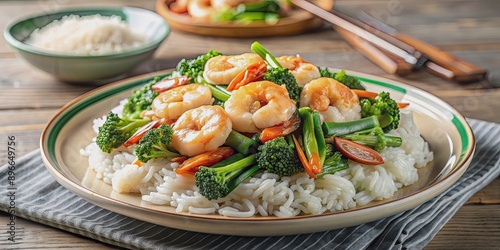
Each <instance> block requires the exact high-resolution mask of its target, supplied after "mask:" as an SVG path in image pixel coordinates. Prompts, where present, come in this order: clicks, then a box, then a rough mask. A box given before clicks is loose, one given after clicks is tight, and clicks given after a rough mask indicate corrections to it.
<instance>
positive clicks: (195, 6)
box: [186, 0, 215, 22]
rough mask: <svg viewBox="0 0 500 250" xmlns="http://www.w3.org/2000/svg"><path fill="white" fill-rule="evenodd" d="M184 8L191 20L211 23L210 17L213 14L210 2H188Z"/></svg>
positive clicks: (213, 10)
mask: <svg viewBox="0 0 500 250" xmlns="http://www.w3.org/2000/svg"><path fill="white" fill-rule="evenodd" d="M186 8H187V11H188V13H189V15H190V16H191V17H192V18H193V19H195V20H198V21H202V22H211V20H212V16H213V15H214V14H215V9H214V8H213V7H212V5H211V4H210V0H188V2H187V6H186Z"/></svg>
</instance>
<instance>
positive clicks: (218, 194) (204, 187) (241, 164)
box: [194, 154, 259, 200]
mask: <svg viewBox="0 0 500 250" xmlns="http://www.w3.org/2000/svg"><path fill="white" fill-rule="evenodd" d="M255 163H256V161H255V154H253V155H250V156H247V157H245V158H243V159H241V160H238V161H236V162H233V163H231V164H228V165H226V166H222V167H215V168H214V167H200V168H199V170H198V172H196V174H195V175H194V178H195V184H196V186H197V187H198V189H199V192H200V194H201V195H203V196H205V197H206V198H207V199H209V200H215V199H219V198H224V197H226V196H227V195H228V194H229V193H231V191H233V190H234V189H235V188H236V187H237V186H238V185H239V184H240V183H241V182H243V181H244V180H245V179H246V178H248V177H250V176H252V175H253V174H254V173H255V172H257V171H258V170H259V167H258V166H257V165H255Z"/></svg>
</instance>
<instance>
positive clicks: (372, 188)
mask: <svg viewBox="0 0 500 250" xmlns="http://www.w3.org/2000/svg"><path fill="white" fill-rule="evenodd" d="M102 121H103V120H102V118H100V119H96V120H95V124H94V128H97V127H99V126H100V124H102ZM392 133H393V134H395V135H399V136H401V137H402V139H403V146H402V147H399V148H386V149H384V150H383V151H382V152H381V155H382V156H383V158H384V160H385V163H384V164H383V165H377V166H368V165H363V164H359V163H356V162H353V161H349V168H348V169H347V170H344V171H341V172H337V173H335V174H333V175H326V176H324V177H323V178H319V179H316V180H314V179H311V178H309V177H308V175H307V174H306V173H301V174H296V175H294V176H290V177H281V178H280V177H279V176H277V175H274V174H270V173H266V172H263V173H259V174H257V175H256V176H254V177H252V178H249V179H248V180H246V181H245V182H244V183H242V184H240V185H239V186H238V187H237V188H236V189H235V190H234V191H233V192H232V193H231V194H229V195H228V196H227V197H225V198H222V199H218V200H208V199H207V198H205V197H203V196H202V195H200V194H199V193H198V191H197V187H196V186H195V183H194V180H193V178H189V177H185V176H180V175H176V174H175V172H174V169H175V168H177V167H178V164H177V163H170V162H168V161H167V160H165V159H157V160H151V161H149V162H148V163H146V164H144V165H143V166H142V167H138V166H136V165H133V164H132V162H133V161H134V160H135V157H134V155H133V153H132V152H133V148H128V149H122V150H123V151H121V152H119V151H115V152H113V153H112V154H105V153H103V152H102V151H101V150H100V149H99V147H98V146H97V145H96V144H95V143H91V144H90V145H89V146H88V147H87V148H85V149H83V150H82V154H84V155H86V156H88V159H89V165H90V168H92V169H93V170H95V171H96V173H97V178H99V179H102V180H103V181H104V182H106V183H108V184H111V185H112V186H113V189H114V190H115V191H117V192H123V193H140V194H141V195H142V200H144V201H146V202H150V203H152V204H156V205H166V206H172V207H174V208H175V210H176V211H177V212H179V213H181V212H185V213H194V214H220V215H223V216H228V217H251V216H254V215H261V216H270V215H273V216H277V217H291V216H297V215H299V214H321V213H324V212H328V211H332V212H333V211H341V210H346V209H350V208H354V207H356V206H359V205H365V204H367V203H369V202H371V201H373V200H382V199H386V198H389V197H391V196H393V195H394V193H395V192H396V191H397V190H398V188H401V187H403V186H408V185H411V184H413V183H415V182H416V181H417V180H418V174H417V168H419V167H423V166H425V165H427V163H428V162H429V161H432V160H433V153H432V152H431V151H430V150H429V147H428V145H427V143H426V142H425V141H424V140H423V138H422V137H421V136H420V134H419V132H418V129H417V127H416V126H415V123H414V122H413V114H412V113H411V112H407V113H402V114H401V123H400V127H399V128H398V129H397V130H395V131H393V132H392Z"/></svg>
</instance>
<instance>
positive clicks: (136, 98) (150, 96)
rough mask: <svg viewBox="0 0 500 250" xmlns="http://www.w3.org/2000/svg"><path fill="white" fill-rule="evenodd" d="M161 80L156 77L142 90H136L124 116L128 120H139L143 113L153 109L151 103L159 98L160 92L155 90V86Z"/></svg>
mask: <svg viewBox="0 0 500 250" xmlns="http://www.w3.org/2000/svg"><path fill="white" fill-rule="evenodd" d="M160 79H161V78H160V77H155V78H154V79H152V80H151V81H149V82H148V83H146V84H145V85H144V86H143V87H142V88H140V89H138V90H135V91H134V92H133V93H132V95H130V96H129V97H128V98H127V102H126V103H125V105H124V107H123V111H122V115H123V116H124V117H127V118H132V119H139V118H140V114H141V112H142V111H144V110H149V109H151V103H152V102H153V100H154V99H155V98H156V97H157V96H158V92H156V91H154V90H153V85H155V84H156V83H157V82H158V81H160Z"/></svg>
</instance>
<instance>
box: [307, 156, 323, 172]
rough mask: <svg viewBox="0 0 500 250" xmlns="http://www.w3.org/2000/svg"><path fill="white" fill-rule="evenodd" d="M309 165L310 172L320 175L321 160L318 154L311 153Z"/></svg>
mask: <svg viewBox="0 0 500 250" xmlns="http://www.w3.org/2000/svg"><path fill="white" fill-rule="evenodd" d="M309 164H310V165H311V168H312V171H313V173H315V174H320V173H321V158H320V157H319V154H318V153H313V154H312V155H311V158H310V159H309Z"/></svg>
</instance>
